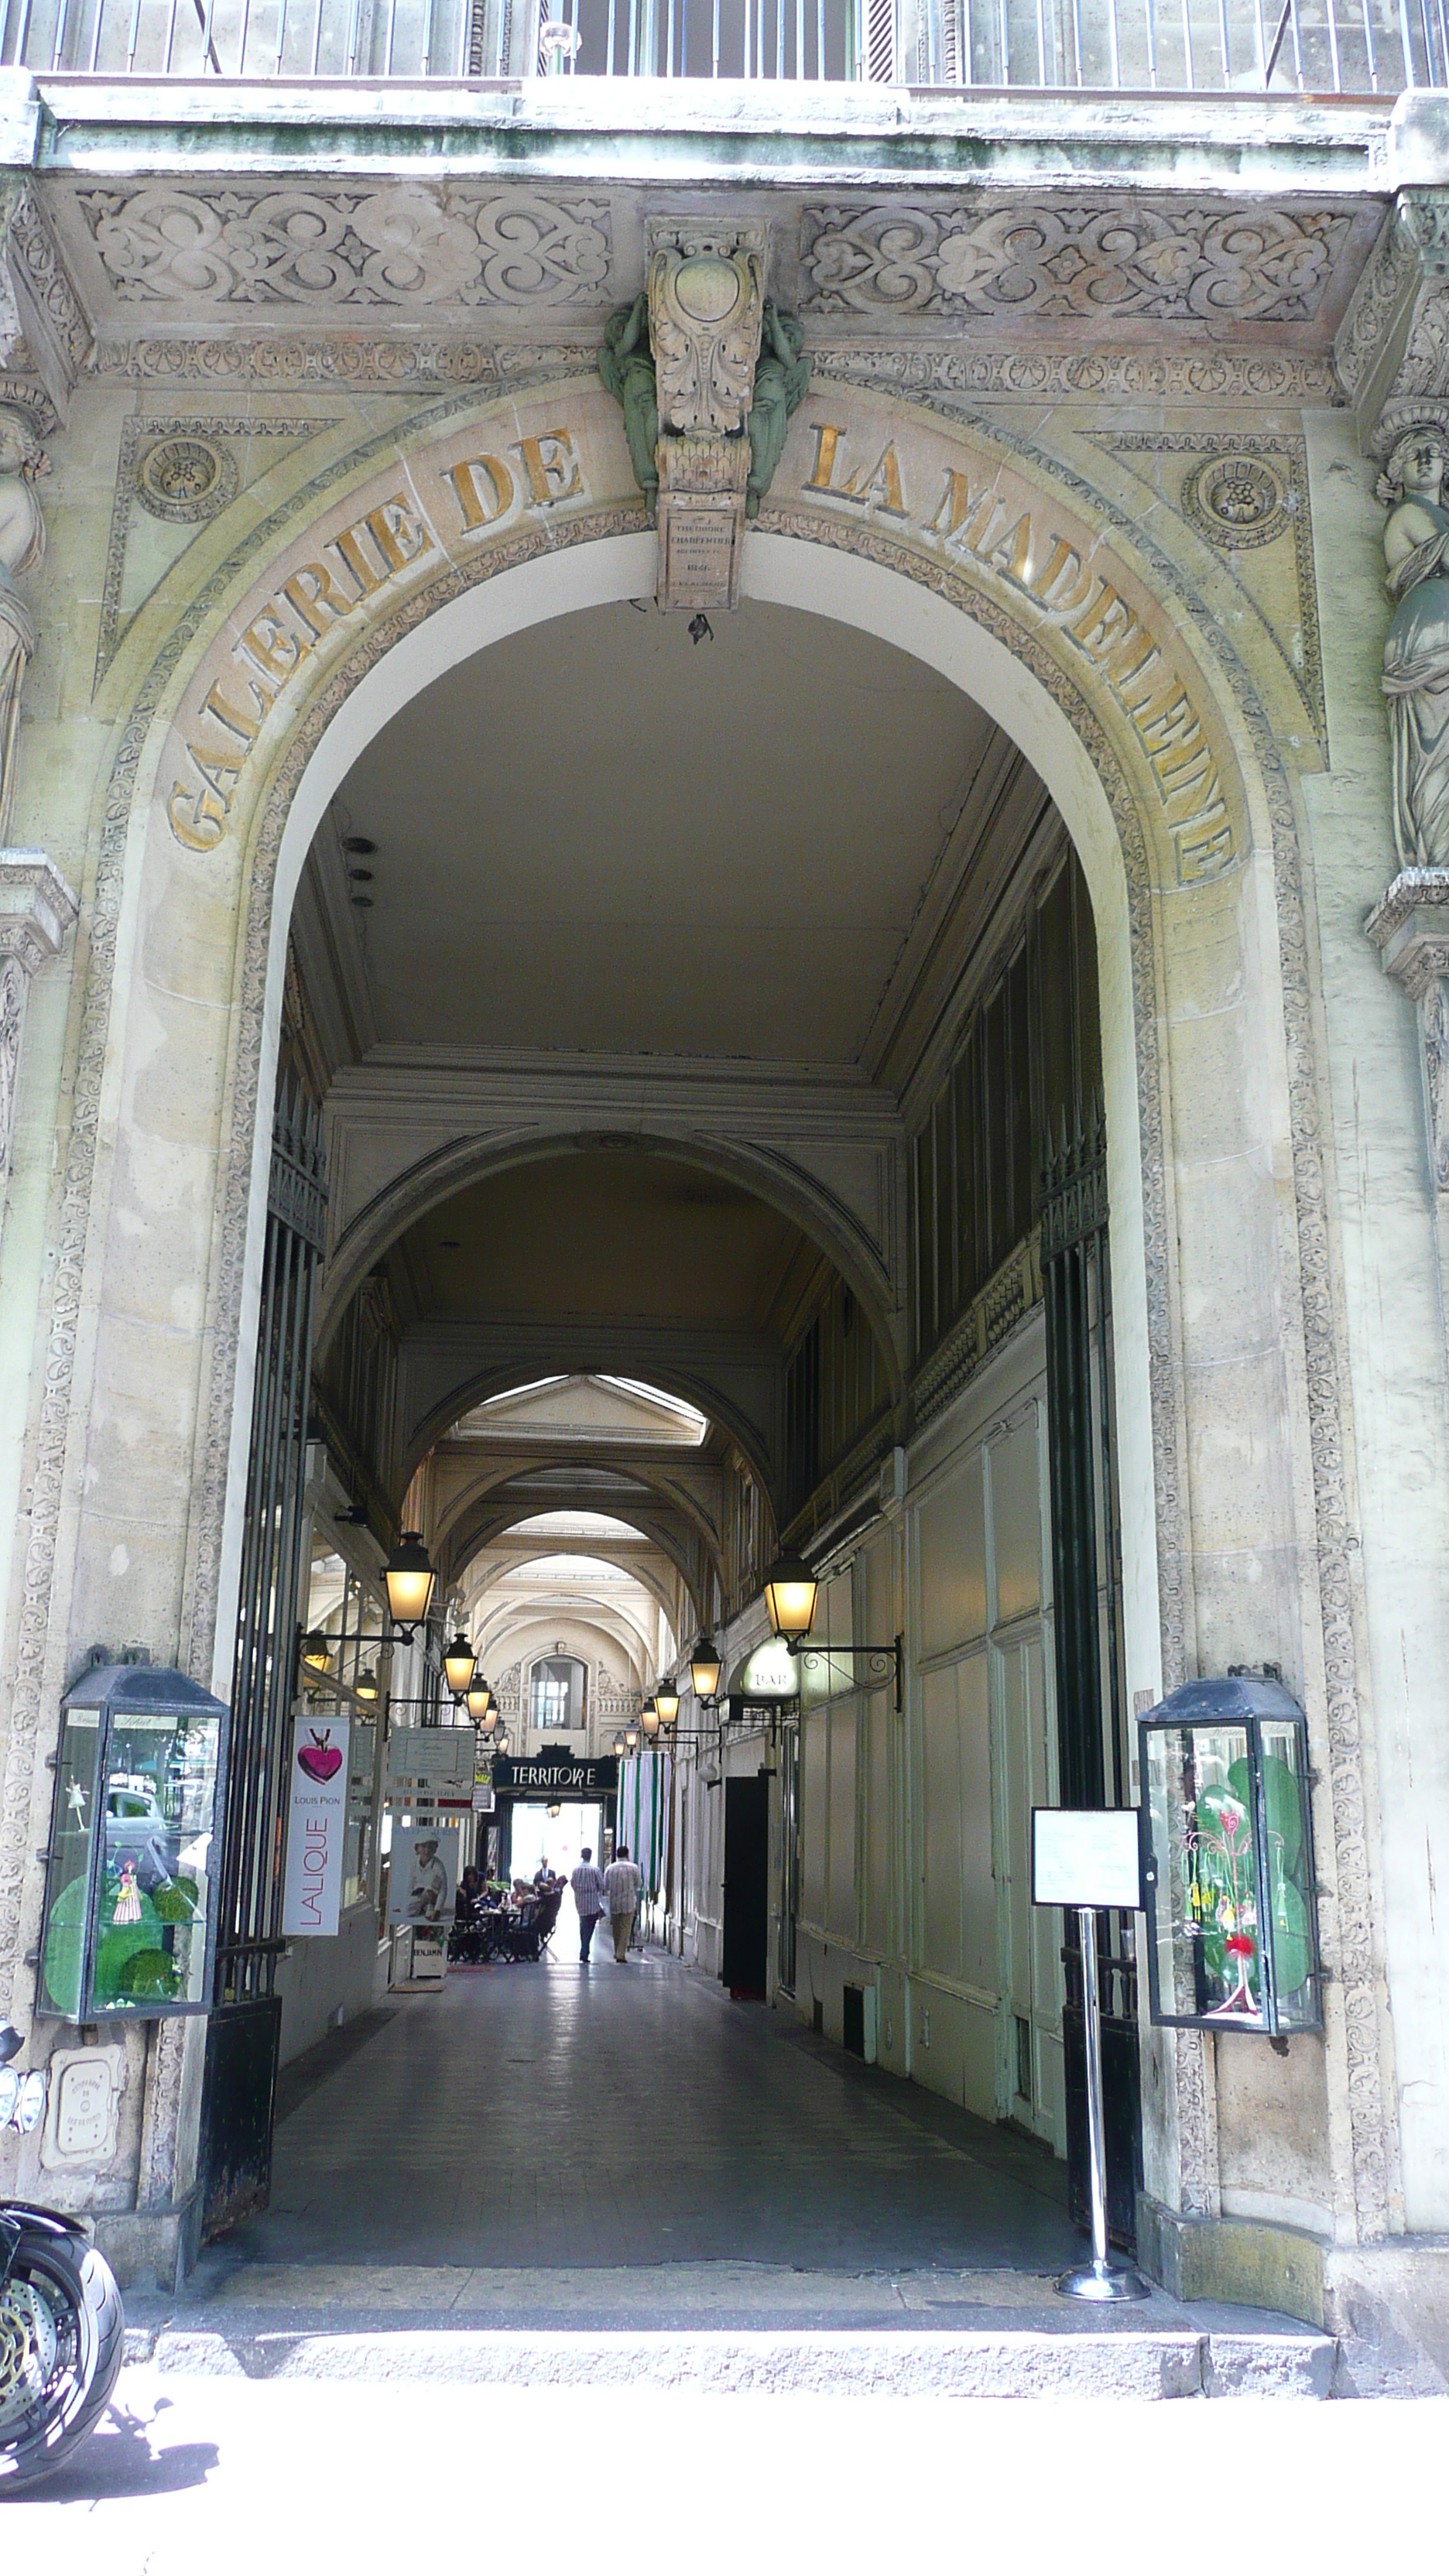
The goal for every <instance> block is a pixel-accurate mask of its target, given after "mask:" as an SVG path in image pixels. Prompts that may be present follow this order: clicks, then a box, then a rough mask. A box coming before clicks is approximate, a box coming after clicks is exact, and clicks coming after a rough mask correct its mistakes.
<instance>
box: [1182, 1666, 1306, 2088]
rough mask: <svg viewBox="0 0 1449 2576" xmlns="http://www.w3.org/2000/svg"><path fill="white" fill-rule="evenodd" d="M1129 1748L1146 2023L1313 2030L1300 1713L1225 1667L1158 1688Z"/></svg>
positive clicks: (1260, 1678) (1269, 1685) (1279, 1686)
mask: <svg viewBox="0 0 1449 2576" xmlns="http://www.w3.org/2000/svg"><path fill="white" fill-rule="evenodd" d="M1139 1740H1140V1747H1141V1773H1142V1794H1143V1803H1144V1806H1145V1808H1146V1827H1147V1844H1148V1857H1147V1865H1146V1868H1145V1871H1144V1882H1145V1885H1146V1889H1147V1894H1148V1901H1149V1906H1150V1909H1151V1912H1150V1919H1149V1937H1148V1944H1147V1953H1148V1986H1149V1994H1150V2000H1151V2010H1152V2018H1153V2020H1154V2022H1158V2023H1172V2024H1183V2025H1189V2026H1201V2027H1202V2028H1205V2029H1212V2030H1222V2029H1233V2030H1246V2031H1258V2032H1262V2033H1265V2034H1266V2035H1267V2036H1268V2037H1269V2038H1272V2039H1279V2040H1281V2039H1284V2038H1286V2037H1287V2036H1288V2035H1289V2034H1290V2033H1291V2032H1293V2031H1295V2030H1316V2029H1318V2028H1319V2027H1320V2025H1321V2022H1322V2000H1321V1994H1320V1975H1319V1965H1318V1938H1317V1920H1316V1914H1315V1908H1314V1881H1313V1842H1312V1823H1311V1815H1310V1803H1309V1790H1310V1787H1311V1777H1310V1770H1309V1750H1308V1724H1307V1720H1306V1718H1305V1716H1304V1714H1303V1711H1302V1709H1301V1708H1300V1707H1299V1706H1298V1703H1297V1701H1296V1700H1295V1699H1294V1698H1293V1696H1292V1694H1291V1692H1289V1691H1288V1690H1286V1689H1285V1688H1284V1686H1283V1683H1282V1682H1281V1681H1280V1680H1279V1679H1278V1678H1277V1676H1276V1675H1275V1674H1274V1673H1272V1672H1271V1671H1269V1672H1265V1673H1264V1674H1262V1675H1259V1674H1256V1673H1247V1672H1236V1673H1231V1674H1229V1675H1227V1676H1226V1677H1224V1678H1223V1679H1220V1680H1210V1681H1199V1682H1187V1683H1185V1684H1184V1685H1183V1686H1182V1688H1181V1689H1180V1690H1176V1691H1173V1692H1172V1693H1170V1695H1169V1696H1168V1698H1166V1699H1165V1700H1163V1701H1162V1702H1161V1703H1160V1705H1159V1706H1158V1707H1156V1708H1154V1709H1151V1710H1149V1711H1148V1713H1147V1715H1146V1716H1145V1717H1143V1718H1142V1719H1141V1720H1140V1721H1139Z"/></svg>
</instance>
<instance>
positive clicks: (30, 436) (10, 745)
mask: <svg viewBox="0 0 1449 2576" xmlns="http://www.w3.org/2000/svg"><path fill="white" fill-rule="evenodd" d="M46 471H47V464H46V456H45V450H44V449H43V448H42V446H41V444H40V441H39V439H38V438H37V437H36V435H35V432H34V430H33V429H32V428H31V426H30V424H29V422H28V421H27V420H25V419H24V418H23V417H22V415H21V414H20V413H19V412H16V411H5V410H0V844H3V843H7V842H8V841H9V838H10V810H11V807H12V805H13V804H14V801H15V735H16V729H17V727H18V725H19V722H20V693H21V691H22V689H23V688H24V686H25V674H26V671H27V669H28V667H29V663H30V657H31V655H32V653H33V652H34V651H35V628H34V627H33V626H32V624H31V622H30V611H29V609H28V608H27V607H26V605H25V602H24V600H23V599H22V598H21V596H20V593H19V591H18V590H17V589H16V587H15V584H16V578H17V576H18V575H19V574H21V573H26V572H31V571H33V570H34V567H35V566H36V564H38V563H39V561H40V558H41V556H42V555H43V554H44V552H45V521H44V519H43V518H42V517H41V515H40V504H39V502H38V501H37V500H36V497H35V488H34V487H35V478H36V476H37V475H38V474H44V473H45V472H46Z"/></svg>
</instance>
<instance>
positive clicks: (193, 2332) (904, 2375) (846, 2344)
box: [126, 2325, 1337, 2399]
mask: <svg viewBox="0 0 1449 2576" xmlns="http://www.w3.org/2000/svg"><path fill="white" fill-rule="evenodd" d="M1336 2357H1337V2347H1336V2345H1335V2343H1334V2341H1333V2339H1332V2337H1331V2336H1328V2335H1315V2334H1313V2333H1311V2332H1308V2331H1306V2330H1304V2329H1301V2328H1300V2329H1297V2330H1288V2331H1285V2332H1284V2333H1282V2334H1274V2333H1270V2332H1266V2333H1265V2332H1263V2331H1261V2330H1253V2331H1246V2332H1244V2331H1237V2332H1233V2331H1221V2330H1217V2329H1212V2330H1209V2331H1207V2332H1194V2331H1193V2330H1192V2329H1190V2328H1188V2329H1182V2328H1176V2327H1167V2328H1158V2329H1149V2330H1147V2331H1143V2332H1134V2333H1122V2332H1115V2333H1113V2332H1103V2333H1093V2332H1091V2331H1085V2332H1084V2331H1077V2332H1073V2333H1070V2334H1054V2333H1051V2332H1048V2331H1043V2330H1041V2329H1040V2328H1036V2329H1033V2328H1015V2329H1013V2328H1005V2329H998V2328H982V2327H974V2328H970V2329H966V2330H956V2329H950V2328H939V2327H937V2328H933V2329H932V2330H931V2331H930V2332H927V2333H920V2332H912V2331H909V2330H905V2331H903V2330H901V2329H899V2328H896V2329H892V2330H889V2331H886V2332H881V2331H878V2330H877V2331H874V2332H871V2331H866V2332H856V2333H842V2332H835V2333H831V2332H814V2331H805V2330H798V2329H797V2330H790V2329H781V2328H772V2329H766V2330H761V2331H749V2332H741V2331H729V2330H720V2329H713V2330H710V2329H690V2330H687V2331H668V2330H666V2331H654V2332H650V2331H647V2330H626V2331H620V2332H613V2333H596V2332H595V2333H590V2332H571V2331H568V2330H562V2331H550V2332H532V2331H524V2332H519V2331H511V2332H509V2331H499V2330H497V2329H492V2330H490V2329H487V2328H482V2329H467V2328H463V2329H459V2328H448V2327H443V2328H436V2327H435V2328H429V2329H427V2330H425V2331H421V2332H419V2331H416V2330H412V2329H395V2330H393V2331H387V2330H382V2331H372V2330H367V2329H364V2330H361V2331H353V2332H344V2333H337V2332H308V2331H273V2332H266V2331H260V2332H250V2331H246V2330H239V2329H232V2330H230V2331H227V2332H219V2331H217V2330H215V2329H213V2328H208V2327H203V2326H200V2325H195V2326H180V2325H165V2326H160V2327H149V2326H131V2327H128V2329H127V2332H126V2359H127V2361H128V2362H130V2363H134V2364H149V2365H150V2366H151V2367H152V2368H153V2369H155V2370H157V2371H160V2372H162V2373H165V2374H169V2375H175V2376H178V2377H190V2378H228V2379H236V2378H247V2379H289V2380H361V2381H370V2382H379V2383H386V2382H414V2383H416V2382H420V2381H421V2382H431V2383H434V2384H444V2383H447V2384H452V2385H455V2386H473V2387H490V2386H491V2387H504V2386H506V2387H514V2388H572V2387H579V2388H583V2387H589V2388H596V2387H598V2386H599V2385H600V2384H601V2383H602V2384H603V2385H605V2386H616V2387H631V2388H637V2387H640V2386H644V2387H649V2388H671V2389H679V2390H695V2391H698V2392H699V2393H700V2394H702V2395H710V2396H726V2395H732V2394H741V2393H746V2392H748V2393H754V2394H757V2395H758V2394H765V2395H784V2394H792V2393H793V2394H802V2393H808V2394H822V2395H824V2394H829V2395H833V2396H894V2397H918V2396H919V2397H1119V2398H1120V2397H1132V2398H1139V2399H1140V2398H1180V2397H1209V2398H1217V2397H1296V2398H1308V2399H1323V2398H1327V2397H1328V2396H1329V2395H1330V2393H1331V2386H1332V2379H1333V2371H1334V2364H1335V2360H1336Z"/></svg>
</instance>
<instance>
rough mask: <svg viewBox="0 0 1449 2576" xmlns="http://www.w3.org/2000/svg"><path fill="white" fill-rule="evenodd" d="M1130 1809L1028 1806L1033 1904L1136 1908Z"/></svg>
mask: <svg viewBox="0 0 1449 2576" xmlns="http://www.w3.org/2000/svg"><path fill="white" fill-rule="evenodd" d="M1137 1817H1138V1811H1137V1809H1136V1808H1135V1807H1033V1809H1032V1811H1031V1901H1032V1903H1033V1905H1067V1906H1074V1907H1078V1908H1080V1907H1083V1906H1086V1907H1092V1906H1098V1905H1124V1906H1127V1907H1129V1908H1130V1909H1131V1911H1133V1912H1134V1913H1135V1912H1137V1911H1138V1910H1139V1909H1140V1907H1141V1904H1142V1850H1141V1844H1140V1841H1139V1839H1138V1823H1137Z"/></svg>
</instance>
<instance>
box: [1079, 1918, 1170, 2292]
mask: <svg viewBox="0 0 1449 2576" xmlns="http://www.w3.org/2000/svg"><path fill="white" fill-rule="evenodd" d="M1077 1936H1078V1939H1079V1941H1080V1944H1081V1952H1082V2019H1083V2025H1084V2029H1085V2035H1086V2044H1087V2181H1088V2189H1089V2192H1090V2195H1091V2206H1092V2259H1091V2262H1090V2263H1083V2264H1081V2265H1079V2266H1078V2268H1077V2269H1076V2270H1075V2271H1071V2272H1064V2273H1063V2274H1062V2277H1061V2279H1060V2280H1059V2281H1058V2283H1057V2288H1058V2289H1059V2290H1060V2291H1061V2293H1062V2295H1063V2297H1064V2298H1068V2299H1095V2300H1098V2301H1107V2300H1113V2299H1145V2298H1148V2297H1150V2295H1151V2293H1150V2292H1149V2290H1148V2287H1147V2283H1146V2282H1145V2281H1144V2280H1143V2278H1142V2275H1141V2273H1140V2272H1136V2271H1134V2270H1133V2268H1132V2266H1131V2264H1130V2263H1114V2262H1113V2261H1112V2259H1111V2256H1110V2255H1109V2253H1108V2251H1107V2133H1106V2129H1105V2126H1104V2123H1103V2118H1102V2006H1101V1996H1100V1994H1099V1992H1098V1986H1097V1917H1096V1915H1095V1914H1094V1913H1093V1911H1092V1909H1091V1907H1090V1906H1087V1905H1082V1906H1079V1907H1078V1908H1077Z"/></svg>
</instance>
